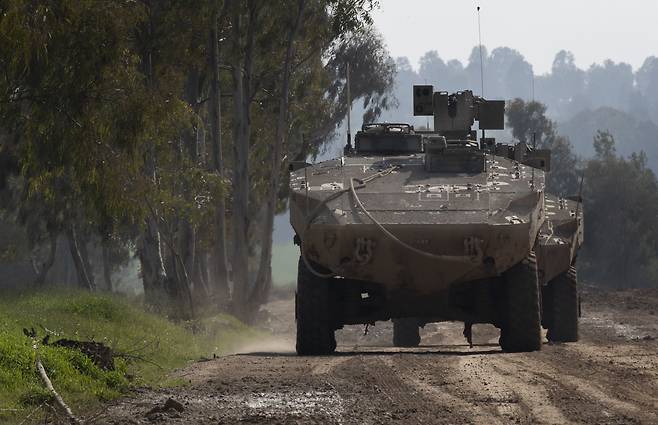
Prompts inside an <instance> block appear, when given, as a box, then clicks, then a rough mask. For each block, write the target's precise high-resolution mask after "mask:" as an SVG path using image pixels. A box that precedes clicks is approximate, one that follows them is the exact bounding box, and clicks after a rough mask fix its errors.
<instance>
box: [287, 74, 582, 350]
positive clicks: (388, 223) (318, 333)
mask: <svg viewBox="0 0 658 425" xmlns="http://www.w3.org/2000/svg"><path fill="white" fill-rule="evenodd" d="M414 114H415V115H421V116H422V115H429V116H432V117H433V119H434V130H432V131H416V130H415V129H414V128H413V127H412V126H410V125H408V124H389V123H383V124H367V125H364V126H363V127H362V130H361V131H360V132H358V133H357V135H356V137H355V140H354V146H351V143H349V142H348V146H346V148H345V154H344V156H342V157H340V158H336V159H334V160H330V161H324V162H321V163H318V164H315V165H310V164H306V163H292V164H291V166H290V169H291V175H290V188H291V199H290V219H291V223H292V226H293V228H294V230H295V233H296V236H295V242H296V243H297V244H298V245H299V246H300V251H301V255H300V259H299V266H298V267H299V270H298V282H297V293H296V321H297V353H298V354H300V355H313V354H328V353H331V352H333V351H334V350H335V348H336V340H335V337H334V331H335V330H337V329H340V328H341V327H343V326H344V325H346V324H373V323H374V322H376V321H383V320H391V319H392V320H393V324H394V326H393V327H394V344H395V345H396V346H415V345H418V344H419V343H420V333H419V327H421V326H424V325H425V324H426V323H430V322H439V321H461V322H464V324H465V328H464V336H465V337H466V338H467V339H468V340H469V342H470V337H471V332H470V329H471V326H472V325H473V324H476V323H491V324H493V325H495V326H496V327H498V328H500V331H501V336H500V339H499V343H500V346H501V347H502V349H503V350H504V351H508V352H520V351H534V350H539V349H540V348H541V343H542V332H541V328H542V326H543V327H544V328H546V329H547V330H548V332H547V338H548V339H549V340H551V341H565V342H566V341H576V340H577V339H578V315H579V301H578V292H577V282H576V271H575V268H574V266H575V262H576V255H577V251H578V249H579V247H580V245H581V244H582V241H583V231H582V226H583V221H582V207H581V204H580V199H579V197H578V196H576V197H573V198H571V199H564V198H560V197H558V196H554V195H550V194H547V193H545V191H544V189H545V172H546V171H548V170H549V168H550V152H548V151H546V150H538V149H533V148H532V147H530V146H528V145H526V144H525V143H517V144H515V145H504V144H499V143H496V141H495V140H494V139H493V138H487V137H485V130H493V129H503V127H504V102H503V101H491V100H485V99H484V98H482V97H479V96H475V95H473V93H472V92H471V91H462V92H457V93H454V94H448V93H446V92H434V90H433V87H432V86H414ZM475 121H478V127H479V130H482V135H481V137H480V138H479V140H478V138H477V132H476V131H474V130H472V127H473V125H474V123H475Z"/></svg>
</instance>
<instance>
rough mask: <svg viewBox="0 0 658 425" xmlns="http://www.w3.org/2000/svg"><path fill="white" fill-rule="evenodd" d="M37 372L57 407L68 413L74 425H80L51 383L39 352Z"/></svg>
mask: <svg viewBox="0 0 658 425" xmlns="http://www.w3.org/2000/svg"><path fill="white" fill-rule="evenodd" d="M37 370H38V371H39V376H40V377H41V381H43V384H44V385H45V386H46V388H47V389H48V391H50V393H51V394H52V395H53V397H54V398H55V402H57V405H58V406H59V407H60V408H61V409H62V410H63V411H64V413H66V416H67V417H68V419H69V422H70V423H71V424H73V425H80V424H81V423H82V422H80V420H79V419H78V418H76V417H75V415H74V414H73V411H72V410H71V408H70V407H69V406H68V405H67V404H66V403H65V402H64V399H63V398H62V396H60V395H59V393H58V392H57V391H55V387H53V383H52V382H51V381H50V378H48V374H47V373H46V369H45V368H44V367H43V363H41V357H40V356H39V353H38V352H37Z"/></svg>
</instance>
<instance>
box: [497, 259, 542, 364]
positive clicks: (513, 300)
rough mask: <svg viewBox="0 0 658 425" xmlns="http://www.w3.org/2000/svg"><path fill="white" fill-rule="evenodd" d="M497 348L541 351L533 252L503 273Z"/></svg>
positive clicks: (516, 351)
mask: <svg viewBox="0 0 658 425" xmlns="http://www.w3.org/2000/svg"><path fill="white" fill-rule="evenodd" d="M504 278H505V279H504V285H503V300H504V302H503V308H504V310H503V311H504V314H503V317H504V319H503V323H502V326H501V329H500V341H499V343H500V346H501V348H502V349H503V351H507V352H510V353H518V352H527V351H537V350H540V349H541V313H540V299H539V282H538V279H537V259H536V257H535V254H534V252H531V253H530V254H529V255H528V257H527V258H526V259H525V260H523V261H521V262H520V263H519V264H517V265H515V266H514V267H512V268H511V269H510V270H508V271H507V272H506V273H505V276H504Z"/></svg>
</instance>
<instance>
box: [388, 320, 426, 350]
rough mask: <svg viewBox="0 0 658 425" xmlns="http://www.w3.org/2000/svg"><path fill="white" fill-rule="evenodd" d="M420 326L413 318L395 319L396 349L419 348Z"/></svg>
mask: <svg viewBox="0 0 658 425" xmlns="http://www.w3.org/2000/svg"><path fill="white" fill-rule="evenodd" d="M419 344H420V326H418V320H416V319H413V318H404V319H393V345H394V346H396V347H418V345H419Z"/></svg>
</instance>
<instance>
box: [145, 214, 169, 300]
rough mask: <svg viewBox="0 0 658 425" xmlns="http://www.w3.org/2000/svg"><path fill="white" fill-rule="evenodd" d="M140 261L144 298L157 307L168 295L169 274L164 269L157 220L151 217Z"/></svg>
mask: <svg viewBox="0 0 658 425" xmlns="http://www.w3.org/2000/svg"><path fill="white" fill-rule="evenodd" d="M139 261H140V265H141V274H142V282H143V285H144V298H145V300H146V302H147V303H148V304H151V305H157V304H159V303H161V302H163V301H164V297H165V296H166V294H167V291H166V285H167V272H166V271H165V268H164V260H163V259H162V251H161V248H160V233H159V232H158V229H157V225H156V223H155V219H154V218H153V217H151V216H149V217H148V218H147V219H146V229H145V230H144V232H143V233H142V237H141V241H140V247H139Z"/></svg>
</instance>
